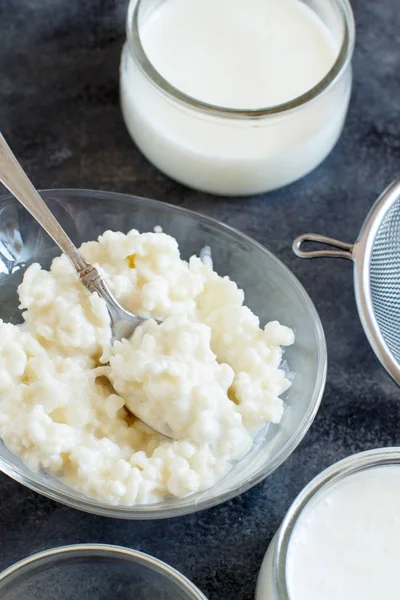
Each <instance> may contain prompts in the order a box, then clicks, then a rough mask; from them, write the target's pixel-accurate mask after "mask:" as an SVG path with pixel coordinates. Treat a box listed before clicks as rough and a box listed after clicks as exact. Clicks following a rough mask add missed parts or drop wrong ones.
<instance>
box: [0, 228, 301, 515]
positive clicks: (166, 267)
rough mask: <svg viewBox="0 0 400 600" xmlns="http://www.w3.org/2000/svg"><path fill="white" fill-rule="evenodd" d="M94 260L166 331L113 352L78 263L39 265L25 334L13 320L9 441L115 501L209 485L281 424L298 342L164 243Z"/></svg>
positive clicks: (140, 238)
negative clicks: (286, 358)
mask: <svg viewBox="0 0 400 600" xmlns="http://www.w3.org/2000/svg"><path fill="white" fill-rule="evenodd" d="M82 253H83V254H84V256H85V257H86V258H87V260H89V261H90V262H91V263H92V264H94V265H95V266H97V267H98V268H99V270H100V271H101V272H102V273H103V274H104V276H105V278H106V280H107V283H108V285H109V287H110V289H111V291H112V292H113V294H114V295H115V296H116V298H117V299H118V300H119V301H120V303H121V304H122V305H123V306H124V307H125V308H127V309H128V310H131V311H132V312H134V313H137V314H140V315H141V316H144V317H154V318H157V319H164V321H163V323H162V324H157V323H156V321H155V320H154V319H151V318H150V319H149V320H148V321H147V322H146V323H145V324H143V325H142V326H140V327H139V328H138V329H137V330H136V331H135V333H134V335H133V337H132V339H130V340H129V341H127V340H124V341H122V342H117V343H115V344H114V345H113V346H112V347H111V346H110V341H109V340H110V323H109V317H108V312H107V309H106V306H105V304H104V302H103V301H102V300H101V299H100V298H99V297H98V296H97V295H96V294H94V295H90V294H89V293H88V292H87V290H86V289H85V288H84V287H83V286H82V284H81V283H80V282H79V280H78V277H77V274H76V273H75V271H74V269H73V268H72V266H71V265H70V263H69V262H68V259H67V258H66V257H64V256H61V257H58V258H56V259H55V260H54V261H53V263H52V266H51V268H50V270H49V271H46V270H43V269H42V268H41V267H40V266H39V265H38V264H35V265H32V266H31V267H29V268H28V270H27V271H26V273H25V277H24V281H23V283H22V284H21V285H20V287H19V297H20V301H21V308H22V309H23V311H24V312H23V317H24V321H25V322H24V324H23V325H22V326H14V325H11V324H8V323H3V322H2V321H0V436H1V437H2V438H3V440H4V441H5V443H6V444H7V445H8V446H9V448H10V449H11V450H12V451H13V452H15V453H16V454H18V455H19V456H21V458H22V459H23V460H24V461H25V463H26V464H27V465H28V466H29V467H30V468H31V469H33V470H38V469H41V468H43V469H45V470H47V471H48V472H50V473H52V474H53V475H55V476H57V477H59V478H61V479H63V480H64V481H65V482H66V483H67V484H69V485H71V486H72V487H73V488H75V489H76V490H78V491H80V492H83V493H84V494H87V495H89V496H93V497H95V498H98V499H100V500H102V501H105V502H109V503H113V504H118V503H119V504H125V505H132V504H135V503H140V504H143V503H150V502H156V501H159V500H162V499H163V498H164V497H166V496H171V495H172V496H178V497H182V496H185V495H186V494H189V493H192V492H196V491H199V490H203V489H206V488H209V487H210V486H212V485H213V484H214V483H216V482H217V481H218V480H219V479H221V477H223V476H224V475H225V474H226V473H227V472H228V471H229V469H230V468H231V465H232V462H233V461H236V460H240V458H242V457H243V456H244V455H245V454H246V453H247V452H248V451H249V449H250V448H251V446H252V443H253V437H254V435H255V433H256V432H257V431H258V430H259V429H260V427H262V426H263V425H264V424H266V423H268V422H273V423H278V422H279V421H280V419H281V416H282V412H283V403H282V400H281V399H280V395H281V394H282V393H283V392H284V391H285V390H286V389H287V388H288V387H289V385H290V383H289V381H288V380H287V379H286V377H285V373H284V371H283V370H282V369H280V368H279V366H280V363H281V358H282V349H281V346H284V345H289V344H291V343H293V339H294V338H293V332H292V331H291V330H290V329H288V328H287V327H284V326H281V325H280V324H279V323H277V322H271V323H269V324H268V325H267V326H266V327H265V328H264V329H260V327H259V320H258V318H257V317H256V316H255V315H254V314H253V313H252V312H251V311H250V310H249V309H248V308H247V307H245V306H244V305H243V301H244V294H243V292H242V291H241V290H240V289H238V287H237V285H236V284H235V283H234V282H232V281H230V280H229V279H228V278H224V277H220V276H219V275H218V274H217V273H216V272H214V271H213V269H212V263H211V260H210V259H209V257H208V260H206V261H204V262H203V261H201V260H200V259H199V258H197V257H192V258H191V259H190V261H189V262H185V261H184V260H182V259H181V258H180V255H179V249H178V245H177V242H176V240H175V239H174V238H172V237H170V236H168V235H166V234H164V233H144V234H139V233H138V232H137V231H130V232H129V233H128V234H127V235H124V234H122V233H120V232H110V231H108V232H106V233H105V234H104V235H102V236H100V238H99V240H98V242H88V243H86V244H83V246H82ZM127 408H128V409H129V408H130V409H131V411H132V412H130V411H128V410H127ZM136 411H137V412H138V413H140V414H141V415H142V417H143V418H145V417H147V418H148V421H149V422H150V423H157V420H159V423H160V424H162V425H167V426H168V427H169V429H170V431H171V432H172V434H173V436H174V437H176V438H177V441H170V440H168V439H166V438H165V437H163V436H161V435H159V434H156V433H155V432H154V431H153V430H150V429H149V428H148V427H146V426H145V425H144V424H143V423H142V422H141V421H139V420H138V419H136V418H135V417H134V416H133V415H132V413H135V412H136ZM143 411H144V412H143Z"/></svg>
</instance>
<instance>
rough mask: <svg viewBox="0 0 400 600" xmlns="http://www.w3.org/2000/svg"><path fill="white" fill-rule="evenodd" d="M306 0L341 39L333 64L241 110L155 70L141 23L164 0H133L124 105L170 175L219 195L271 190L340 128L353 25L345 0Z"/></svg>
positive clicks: (145, 146) (304, 167)
mask: <svg viewBox="0 0 400 600" xmlns="http://www.w3.org/2000/svg"><path fill="white" fill-rule="evenodd" d="M164 1H168V0H164ZM304 2H305V3H306V4H307V5H309V7H310V8H311V9H312V10H313V11H314V12H315V13H316V14H317V15H318V17H319V18H320V20H322V22H323V23H325V25H326V26H327V27H328V29H329V30H330V32H331V33H332V35H333V37H334V39H335V40H336V42H337V46H338V48H339V50H338V54H337V58H336V61H335V63H334V64H333V67H332V68H331V70H330V71H329V72H328V73H327V74H326V76H325V77H324V78H323V79H322V81H320V82H319V83H318V84H317V85H316V86H315V87H313V88H312V89H311V90H309V91H308V92H306V93H305V94H303V95H301V96H299V97H297V98H294V99H293V100H291V101H290V102H286V103H284V104H280V105H277V106H273V107H267V108H261V109H257V110H246V109H243V110H237V109H230V108H229V107H227V108H224V107H219V106H214V105H211V104H207V103H204V102H201V101H199V100H197V99H196V98H193V97H190V96H188V95H186V94H184V93H183V92H181V91H180V90H178V89H176V88H175V87H174V86H173V85H171V84H170V83H169V82H168V81H167V80H166V79H164V78H163V77H162V76H161V75H160V73H158V72H157V70H156V69H155V67H154V66H153V65H152V63H151V62H150V61H149V59H148V57H147V56H146V54H145V51H144V48H143V45H142V43H141V29H142V27H143V24H144V23H145V22H146V19H147V18H148V17H149V15H150V14H151V12H152V11H153V10H156V9H157V5H159V0H131V1H130V5H129V9H128V15H127V40H126V44H125V46H124V49H123V52H122V59H121V68H120V87H121V107H122V113H123V116H124V120H125V123H126V126H127V128H128V131H129V133H130V134H131V136H132V138H133V140H134V141H135V143H136V144H137V146H138V147H139V148H140V150H141V151H142V152H143V154H144V155H145V156H146V157H147V158H148V159H149V160H150V161H151V162H153V163H154V164H155V165H156V166H157V167H158V168H159V169H160V170H161V171H163V172H164V173H166V174H167V175H169V176H170V177H172V178H173V179H175V180H177V181H179V182H181V183H183V184H185V185H188V186H189V187H192V188H195V189H199V190H203V191H206V192H211V193H214V194H221V195H249V194H256V193H261V192H265V191H269V190H272V189H275V188H279V187H281V186H284V185H286V184H289V183H291V182H293V181H295V180H296V179H298V178H300V177H302V176H303V175H306V174H307V173H308V172H309V171H311V170H312V169H314V167H316V166H317V165H318V164H319V163H320V162H321V161H322V160H323V159H324V158H325V157H326V156H327V154H328V153H329V152H330V151H331V150H332V148H333V146H334V145H335V143H336V141H337V140H338V138H339V136H340V133H341V131H342V128H343V123H344V120H345V116H346V113H347V108H348V103H349V98H350V91H351V80H352V76H351V64H350V61H351V57H352V53H353V47H354V36H355V32H354V21H353V14H352V11H351V7H350V4H349V2H348V0H304Z"/></svg>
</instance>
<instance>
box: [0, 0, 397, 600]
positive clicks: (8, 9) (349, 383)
mask: <svg viewBox="0 0 400 600" xmlns="http://www.w3.org/2000/svg"><path fill="white" fill-rule="evenodd" d="M353 5H354V11H355V17H356V22H357V35H358V38H357V46H356V52H355V57H354V90H353V96H352V101H351V107H350V113H349V116H348V119H347V122H346V126H345V130H344V133H343V135H342V138H341V140H340V142H339V144H338V145H337V146H336V148H335V149H334V151H333V153H332V154H331V156H330V157H329V158H328V159H327V160H326V161H325V163H324V164H323V165H322V166H320V167H319V168H318V169H317V170H316V171H315V172H314V173H312V174H311V175H309V176H308V177H306V178H305V179H303V180H302V181H300V182H297V183H295V184H293V185H291V186H289V187H287V188H285V189H282V190H279V191H276V192H273V193H270V194H267V195H265V196H261V197H260V196H258V197H252V198H249V199H224V198H218V199H216V198H214V197H211V196H209V195H206V194H202V193H199V192H195V191H192V190H189V189H187V188H185V187H183V186H181V185H178V184H176V183H174V182H173V181H171V180H169V179H168V178H166V177H165V176H164V175H162V174H161V173H160V172H158V171H157V170H156V169H155V168H154V167H153V166H152V165H151V164H149V163H148V162H147V161H146V160H145V159H144V158H143V156H142V155H141V154H140V153H139V151H138V150H137V149H136V148H135V146H134V145H133V143H132V141H131V139H130V137H129V136H128V133H127V132H126V129H125V126H124V124H123V122H122V118H121V113H120V109H119V104H118V62H119V55H120V51H121V47H122V43H123V41H124V16H125V11H126V6H127V1H125V0H103V1H100V0H98V1H96V0H19V1H18V2H15V0H0V28H1V36H0V72H1V84H0V128H1V130H2V132H3V133H4V135H5V136H6V137H7V138H8V140H9V142H10V145H11V146H12V147H13V149H14V151H15V153H16V154H17V156H18V157H19V158H20V159H21V161H22V163H23V164H24V166H25V167H26V169H27V171H28V173H29V174H30V176H31V177H32V179H33V181H34V182H35V183H36V185H37V186H38V187H41V188H56V187H83V188H95V189H96V188H97V189H107V190H116V191H120V192H129V193H134V194H137V195H139V196H140V195H143V196H148V197H153V198H158V199H160V200H164V201H168V202H171V203H173V204H177V205H180V206H185V207H190V208H192V209H195V210H198V211H200V212H203V213H205V214H208V215H212V216H213V217H216V218H218V219H222V220H223V221H224V222H226V223H228V224H229V225H232V226H234V227H237V228H239V229H241V230H242V231H244V232H246V233H247V234H249V235H251V236H253V237H254V238H255V239H256V240H258V241H259V242H261V243H262V244H265V245H266V246H267V247H268V248H269V249H270V250H272V251H273V252H274V253H276V254H277V256H278V257H279V258H281V259H282V260H283V261H284V262H285V263H286V264H287V265H288V266H289V267H290V269H292V271H293V272H294V273H295V274H296V275H297V276H298V278H299V279H300V280H301V282H302V283H303V284H304V286H305V287H306V289H307V290H308V292H309V293H310V295H311V297H312V299H313V300H314V302H315V305H316V307H317V309H318V311H319V313H320V316H321V319H322V322H323V325H324V327H325V332H326V337H327V343H328V350H329V374H328V382H327V387H326V393H325V397H324V400H323V403H322V407H321V409H320V411H319V414H318V416H317V418H316V421H315V423H314V425H313V426H312V428H311V430H310V432H309V433H308V435H307V436H306V438H305V440H304V441H303V443H302V444H301V445H300V447H299V448H298V449H297V450H296V452H295V453H294V454H293V455H292V456H291V457H290V458H289V460H287V461H286V463H285V464H284V465H283V466H281V467H280V468H279V469H278V470H277V471H276V472H275V473H274V474H273V475H272V476H271V477H270V478H269V479H267V480H266V481H264V482H263V483H261V484H259V485H258V486H256V487H255V488H254V489H253V490H251V491H249V492H247V493H246V494H243V495H242V496H240V497H238V498H236V499H234V500H232V501H231V502H227V503H226V504H223V505H221V506H218V507H216V508H212V509H210V510H207V511H204V512H201V513H198V514H194V515H192V516H186V517H182V518H177V519H172V520H168V521H154V522H124V521H116V520H110V519H105V518H100V517H96V516H92V515H89V514H84V513H81V512H78V511H75V510H72V509H69V508H66V507H64V506H62V505H60V504H56V503H54V502H51V501H50V500H47V499H46V498H43V497H41V496H39V495H37V494H35V493H32V492H30V491H28V490H27V489H25V488H24V487H22V486H21V485H19V484H17V483H15V482H14V481H12V480H11V479H8V478H7V477H5V476H1V477H0V569H2V568H4V567H6V566H8V565H10V564H11V563H13V562H15V561H16V560H18V559H20V558H22V557H24V556H26V555H29V554H31V553H33V552H36V551H39V550H42V549H45V548H50V547H52V546H57V545H61V544H70V543H77V542H106V543H115V544H121V545H125V546H128V547H132V548H137V549H140V550H142V551H145V552H148V553H150V554H153V555H154V556H157V557H159V558H161V559H163V560H165V561H167V562H168V563H170V564H171V565H173V566H174V567H176V568H178V569H179V570H181V571H182V572H183V573H184V574H186V575H187V576H188V577H189V578H191V579H192V580H193V581H194V582H195V583H196V584H197V585H198V586H199V587H200V588H201V589H202V591H203V592H204V593H205V594H206V595H207V596H208V597H209V598H210V600H250V599H251V598H253V594H254V588H255V582H256V577H257V572H258V569H259V567H260V564H261V560H262V557H263V554H264V552H265V550H266V548H267V546H268V543H269V541H270V539H271V537H272V535H273V534H274V532H275V531H276V530H277V528H278V526H279V524H280V522H281V519H282V517H283V515H284V514H285V512H286V510H287V508H288V507H289V505H290V503H291V502H292V500H293V499H294V498H295V496H296V494H297V493H298V492H299V491H300V490H301V488H302V487H303V486H304V485H305V484H306V483H307V482H308V481H309V480H310V479H311V478H312V477H313V476H314V475H316V474H317V473H318V472H320V471H321V470H322V469H323V468H325V467H326V466H328V465H330V464H332V463H333V462H335V461H336V460H338V459H340V458H343V457H345V456H347V455H349V454H352V453H354V452H358V451H360V450H364V449H369V448H374V447H378V446H385V445H396V444H399V443H400V429H399V417H400V403H399V391H398V388H397V387H396V385H395V384H394V383H393V382H392V381H391V380H390V378H389V376H388V375H387V374H386V372H385V371H384V370H383V368H382V367H381V366H380V365H379V363H378V361H377V359H376V358H375V356H374V354H373V352H372V350H371V349H370V347H369V345H368V343H367V340H366V338H365V336H364V333H363V330H362V327H361V325H360V323H359V319H358V315H357V311H356V307H355V302H354V298H353V283H352V266H351V264H350V263H347V262H345V261H331V262H329V263H328V262H327V261H326V260H320V261H313V262H307V261H301V260H299V259H296V258H295V257H294V256H293V254H292V252H291V241H292V240H293V238H294V237H296V235H298V234H299V233H303V232H305V231H308V230H311V231H316V232H320V233H326V234H328V235H331V236H334V237H338V238H341V239H344V240H349V241H353V240H354V239H355V238H356V237H357V234H358V232H359V229H360V227H361V224H362V222H363V220H364V217H365V216H366V214H367V212H368V210H369V208H370V206H371V204H372V203H373V202H374V200H375V199H376V197H377V195H378V194H379V193H380V192H381V191H382V190H383V188H384V187H385V186H386V185H387V184H388V183H389V182H390V181H391V180H392V179H393V178H395V176H397V175H399V171H400V100H399V97H400V47H399V42H398V39H399V38H398V31H399V29H400V12H399V11H398V4H397V0H380V1H379V2H376V0H354V3H353Z"/></svg>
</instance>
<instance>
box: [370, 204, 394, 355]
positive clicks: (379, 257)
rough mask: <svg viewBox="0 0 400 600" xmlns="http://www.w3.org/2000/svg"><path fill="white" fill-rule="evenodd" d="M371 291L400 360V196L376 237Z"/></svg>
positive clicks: (382, 326) (379, 318)
mask: <svg viewBox="0 0 400 600" xmlns="http://www.w3.org/2000/svg"><path fill="white" fill-rule="evenodd" d="M370 290H371V299H372V306H373V310H374V313H375V317H376V320H377V322H378V325H379V328H380V330H381V333H382V336H383V338H384V340H385V342H386V344H387V346H388V348H389V350H390V351H391V353H392V354H393V356H394V358H395V359H396V360H397V362H399V363H400V199H399V200H397V201H396V202H395V203H394V204H393V205H392V206H391V208H390V209H389V210H388V212H387V213H386V215H385V217H384V218H383V220H382V222H381V225H380V227H379V229H378V233H377V235H376V237H375V240H374V244H373V248H372V253H371V264H370Z"/></svg>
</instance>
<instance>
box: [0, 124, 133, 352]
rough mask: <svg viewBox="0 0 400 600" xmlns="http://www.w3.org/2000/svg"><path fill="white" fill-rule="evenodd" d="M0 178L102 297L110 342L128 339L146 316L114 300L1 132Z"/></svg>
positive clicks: (89, 286) (86, 285) (89, 288)
mask: <svg viewBox="0 0 400 600" xmlns="http://www.w3.org/2000/svg"><path fill="white" fill-rule="evenodd" d="M0 181H1V182H2V183H3V184H4V185H5V186H6V188H8V190H9V191H10V192H11V193H12V194H13V196H15V198H16V199H17V200H19V202H21V204H22V205H23V206H24V207H25V208H26V209H27V210H28V211H29V212H30V213H31V215H32V216H33V217H34V218H35V219H36V221H37V222H38V223H39V225H41V226H42V227H43V229H44V230H45V231H46V233H48V234H49V236H50V237H51V238H52V239H53V240H54V241H55V243H56V244H57V245H58V246H59V247H60V248H61V250H62V251H63V252H64V254H65V255H66V256H67V257H68V258H69V260H70V261H71V262H72V264H73V265H74V267H75V269H76V271H77V273H78V275H79V278H80V280H81V282H82V283H83V285H84V286H85V287H86V288H87V289H88V290H89V292H90V293H94V292H97V293H98V295H99V296H100V298H102V299H103V300H104V302H105V303H106V305H107V309H108V312H109V314H110V321H111V341H112V342H113V341H115V340H121V339H122V338H129V337H130V336H131V335H132V334H133V332H134V331H135V329H136V327H137V326H138V325H140V324H141V323H142V322H143V321H145V319H143V318H141V317H138V316H136V315H134V314H132V313H130V312H128V311H127V310H125V309H124V308H122V306H121V305H120V304H119V303H118V302H117V300H116V299H115V298H114V296H113V295H112V294H111V292H110V290H109V289H108V287H107V284H106V283H105V281H104V279H103V277H102V276H101V275H100V273H99V272H98V270H97V269H95V267H93V266H92V265H90V264H89V263H88V262H87V261H86V260H85V258H84V257H83V256H82V254H81V253H80V252H79V250H78V249H77V248H76V246H75V244H73V242H72V241H71V240H70V238H69V237H68V235H67V234H66V233H65V231H64V229H63V228H62V227H61V225H60V224H59V222H58V221H57V219H56V218H55V217H54V215H53V213H52V212H51V211H50V210H49V208H48V207H47V205H46V204H45V203H44V202H43V200H42V198H41V197H40V196H39V194H38V192H37V191H36V189H35V188H34V186H33V184H32V183H31V181H30V180H29V178H28V176H27V175H26V173H25V171H24V170H23V169H22V167H21V165H20V164H19V162H18V161H17V159H16V158H15V156H14V154H13V153H12V151H11V149H10V147H9V146H8V144H7V142H6V141H5V139H4V137H3V136H2V135H1V133H0Z"/></svg>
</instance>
